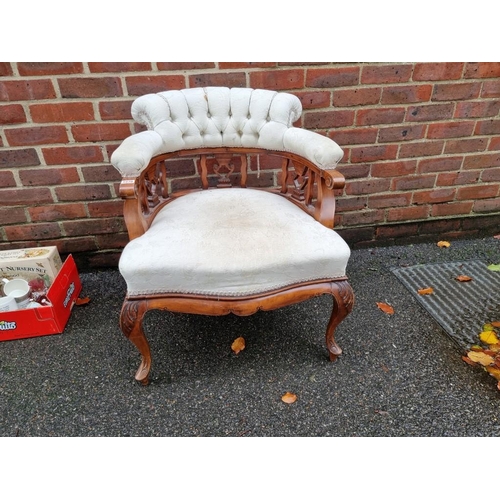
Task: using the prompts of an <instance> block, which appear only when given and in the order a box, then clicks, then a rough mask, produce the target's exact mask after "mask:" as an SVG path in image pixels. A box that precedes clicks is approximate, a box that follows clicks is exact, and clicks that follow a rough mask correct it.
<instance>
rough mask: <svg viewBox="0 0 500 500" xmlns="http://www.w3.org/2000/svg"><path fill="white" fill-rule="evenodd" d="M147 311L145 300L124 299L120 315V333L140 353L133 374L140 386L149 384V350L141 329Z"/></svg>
mask: <svg viewBox="0 0 500 500" xmlns="http://www.w3.org/2000/svg"><path fill="white" fill-rule="evenodd" d="M147 310H148V302H147V300H128V299H125V300H124V301H123V306H122V311H121V315H120V328H121V329H122V332H123V333H124V335H125V336H126V337H127V338H128V339H129V340H130V341H131V342H132V343H133V344H134V345H135V347H137V349H138V351H139V352H140V353H141V357H142V359H141V364H140V366H139V369H138V370H137V372H136V374H135V379H136V380H137V381H138V382H139V383H141V384H142V385H148V384H149V372H150V370H151V350H150V348H149V343H148V341H147V339H146V336H145V335H144V330H143V328H142V320H143V318H144V314H145V313H146V311H147Z"/></svg>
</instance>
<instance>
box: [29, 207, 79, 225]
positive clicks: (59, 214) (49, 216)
mask: <svg viewBox="0 0 500 500" xmlns="http://www.w3.org/2000/svg"><path fill="white" fill-rule="evenodd" d="M28 213H29V214H30V217H31V220H32V221H33V222H52V221H58V220H67V219H81V218H85V217H87V212H86V210H85V205H84V204H82V203H57V204H52V205H42V206H38V207H28Z"/></svg>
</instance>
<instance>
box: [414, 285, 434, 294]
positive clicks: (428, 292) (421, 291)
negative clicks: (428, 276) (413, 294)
mask: <svg viewBox="0 0 500 500" xmlns="http://www.w3.org/2000/svg"><path fill="white" fill-rule="evenodd" d="M431 293H434V289H433V288H431V287H429V288H421V289H420V290H419V291H418V294H419V295H430V294H431Z"/></svg>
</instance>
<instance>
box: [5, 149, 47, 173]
mask: <svg viewBox="0 0 500 500" xmlns="http://www.w3.org/2000/svg"><path fill="white" fill-rule="evenodd" d="M35 165H40V160H39V159H38V154H37V152H36V150H35V149H32V148H29V149H8V150H5V149H4V150H0V168H14V167H30V166H35Z"/></svg>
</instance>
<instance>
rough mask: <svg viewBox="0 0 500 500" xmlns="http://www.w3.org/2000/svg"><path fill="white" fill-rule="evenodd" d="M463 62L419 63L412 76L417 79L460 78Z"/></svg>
mask: <svg viewBox="0 0 500 500" xmlns="http://www.w3.org/2000/svg"><path fill="white" fill-rule="evenodd" d="M463 67H464V65H463V63H461V62H451V63H417V64H415V68H414V70H413V75H412V78H413V80H415V81H422V80H429V81H438V80H458V79H460V78H461V76H462V71H463Z"/></svg>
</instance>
